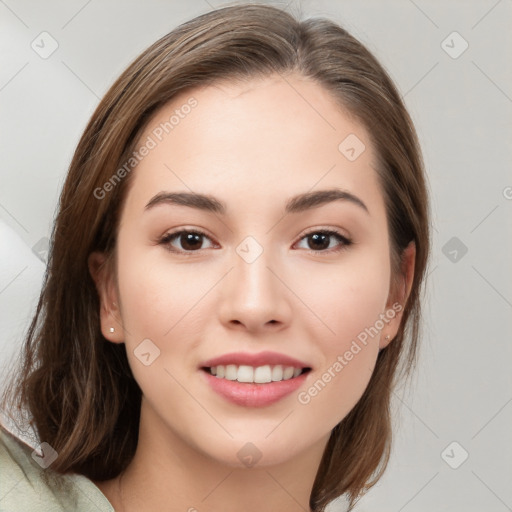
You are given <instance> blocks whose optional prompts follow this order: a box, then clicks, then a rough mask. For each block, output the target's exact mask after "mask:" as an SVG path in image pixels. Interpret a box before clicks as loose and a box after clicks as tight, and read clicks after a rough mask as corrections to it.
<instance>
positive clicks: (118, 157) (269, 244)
mask: <svg viewBox="0 0 512 512" xmlns="http://www.w3.org/2000/svg"><path fill="white" fill-rule="evenodd" d="M428 226H429V217H428V195H427V189H426V183H425V176H424V170H423V163H422V158H421V152H420V148H419V144H418V141H417V136H416V133H415V130H414V127H413V124H412V122H411V120H410V117H409V115H408V114H407V111H406V109H405V107H404V105H403V102H402V101H401V98H400V96H399V94H398V92H397V90H396V88H395V86H394V85H393V83H392V81H391V79H390V78H389V77H388V75H387V74H386V72H385V71H384V69H383V68H382V67H381V66H380V64H379V63H378V62H377V61H376V59H375V58H374V57H373V56H372V55H371V54H370V53H369V52H368V50H367V49H365V48H364V47H363V46H362V45H361V43H359V42H358V41H357V40H356V39H354V38H353V37H352V36H351V35H349V34H348V33H347V32H346V31H345V30H344V29H342V28H341V27H339V26H338V25H336V24H335V23H333V22H331V21H327V20H323V19H317V20H306V21H302V22H300V21H298V20H295V19H294V18H293V17H292V16H291V15H290V14H288V13H286V12H284V11H282V10H279V9H276V8H274V7H270V6H263V5H238V6H231V7H226V8H222V9H218V10H216V11H213V12H210V13H208V14H205V15H202V16H199V17H197V18H195V19H193V20H191V21H189V22H188V23H185V24H183V25H181V26H179V27H178V28H176V29H175V30H173V31H172V32H171V33H169V34H168V35H166V36H164V37H163V38H162V39H160V40H159V41H157V42H156V43H155V44H153V45H152V46H151V47H150V48H148V49H147V50H146V51H145V52H143V54H142V55H141V56H140V57H138V58H137V59H136V60H135V61H134V62H133V63H132V64H131V65H130V66H129V67H128V69H127V70H126V71H125V72H124V73H123V74H122V75H121V77H120V78H119V79H118V80H117V81H116V82H115V83H114V85H113V86H112V87H111V88H110V90H109V91H108V92H107V94H106V95H105V97H104V98H103V100H102V101H101V102H100V104H99V106H98V107H97V109H96V111H95V113H94V114H93V116H92V119H91V120H90V122H89V124H88V126H87V128H86V130H85V132H84V134H83V136H82V138H81V140H80V142H79V144H78V147H77V149H76V152H75V155H74V157H73V160H72V162H71V165H70V169H69V172H68V176H67V179H66V182H65V184H64V188H63V191H62V194H61V198H60V204H59V212H58V216H57V219H56V222H55V226H54V231H53V235H52V244H51V254H50V256H49V263H48V269H47V274H46V277H45V282H44V285H43V290H42V293H41V297H40V300H39V304H38V307H37V311H36V314H35V317H34V319H33V321H32V324H31V326H30V330H29V333H28V336H27V339H26V342H25V346H24V349H23V365H22V368H21V371H20V372H19V375H18V376H17V377H16V378H13V382H12V384H11V386H10V388H9V389H8V390H6V393H5V396H4V407H5V409H6V410H9V411H10V413H11V414H14V412H16V414H18V413H23V412H24V411H28V413H29V419H30V425H31V426H32V427H33V428H34V430H35V432H36V433H37V442H38V443H41V446H40V447H39V451H37V452H35V453H33V454H32V449H31V448H29V447H27V446H24V445H22V444H21V442H19V441H17V440H16V438H14V437H13V436H11V435H10V434H8V433H7V432H6V431H4V432H3V435H2V445H1V446H2V450H3V451H2V454H3V455H2V457H1V461H2V471H9V474H11V475H15V476H13V477H12V481H10V482H9V483H8V484H9V485H8V486H7V487H4V488H2V489H1V492H0V505H1V506H4V507H6V508H7V509H9V510H27V509H29V508H27V506H28V507H32V508H34V507H35V505H34V503H36V504H37V506H39V508H38V510H43V509H44V508H45V507H47V508H48V509H50V505H49V504H50V503H51V504H52V506H53V507H54V508H52V510H92V509H93V507H92V506H91V503H94V505H95V507H96V508H97V509H98V510H102V511H111V510H116V511H126V512H130V511H134V510H136V511H139V512H140V511H146V510H172V511H175V510H176V511H178V510H180V511H181V510H188V511H194V510H198V511H202V510H212V511H217V510H222V511H224V512H226V511H227V512H229V511H231V510H235V509H236V510H245V511H256V510H258V511H260V510H277V509H279V510H282V511H296V510H311V511H314V512H318V511H323V510H325V508H326V506H327V505H328V504H329V503H330V502H332V501H333V500H335V499H336V498H339V497H340V496H345V497H346V498H348V500H349V507H350V510H351V509H352V508H353V506H354V504H355V503H356V501H357V499H358V498H359V497H360V496H362V495H363V494H364V492H366V491H367V490H368V489H369V488H370V487H371V486H372V485H374V484H375V483H376V482H377V481H378V480H379V478H380V477H381V475H382V474H383V472H384V470H385V467H386V465H387V462H388V458H389V453H390V446H391V427H390V420H391V419H390V397H391V393H392V391H393V388H394V386H395V385H396V383H397V381H398V377H399V376H403V375H406V376H407V375H409V372H410V370H411V369H412V368H413V366H414V363H415V360H416V352H417V345H418V341H419V328H420V312H421V310H420V305H421V304H420V296H421V287H422V284H423V279H424V274H425V268H426V264H427V258H428V252H429V229H428ZM13 411H14V412H13ZM21 428H23V427H21ZM7 454H9V455H7ZM27 481H30V485H28V484H27ZM34 482H35V483H34ZM37 492H38V493H39V494H41V495H42V497H40V498H38V497H37ZM38 499H39V501H37V500H38ZM16 507H18V508H16ZM59 507H61V508H59ZM96 508H94V510H96Z"/></svg>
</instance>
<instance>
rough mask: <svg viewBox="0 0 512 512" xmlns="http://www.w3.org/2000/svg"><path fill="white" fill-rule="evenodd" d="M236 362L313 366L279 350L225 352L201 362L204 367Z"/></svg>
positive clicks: (236, 363) (298, 366) (262, 364)
mask: <svg viewBox="0 0 512 512" xmlns="http://www.w3.org/2000/svg"><path fill="white" fill-rule="evenodd" d="M227 364H235V365H237V366H239V365H247V366H254V367H258V366H265V365H283V366H293V367H295V368H311V366H310V365H308V364H307V363H305V362H303V361H299V360H298V359H295V358H294V357H290V356H287V355H284V354H279V353H278V352H270V351H265V352H258V353H257V354H250V353H248V352H231V353H229V354H223V355H221V356H218V357H214V358H213V359H208V361H204V362H203V363H201V365H200V367H202V368H211V367H212V366H219V365H227Z"/></svg>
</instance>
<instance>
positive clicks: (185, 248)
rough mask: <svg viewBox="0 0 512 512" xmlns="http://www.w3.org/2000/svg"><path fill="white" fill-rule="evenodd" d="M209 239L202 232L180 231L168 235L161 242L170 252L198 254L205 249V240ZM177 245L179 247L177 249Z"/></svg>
mask: <svg viewBox="0 0 512 512" xmlns="http://www.w3.org/2000/svg"><path fill="white" fill-rule="evenodd" d="M204 238H206V239H208V240H209V238H208V237H207V236H206V235H205V234H204V233H201V232H200V231H186V230H182V231H178V232H176V233H168V234H167V235H165V236H164V237H163V238H162V239H161V240H160V243H161V244H163V245H166V246H167V248H168V249H169V250H170V251H173V252H184V253H186V252H197V251H198V250H200V249H203V248H204V247H201V246H202V244H203V239H204ZM176 243H177V244H178V247H176Z"/></svg>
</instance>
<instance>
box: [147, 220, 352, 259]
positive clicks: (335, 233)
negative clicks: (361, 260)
mask: <svg viewBox="0 0 512 512" xmlns="http://www.w3.org/2000/svg"><path fill="white" fill-rule="evenodd" d="M183 233H194V234H197V235H200V236H203V237H204V238H207V239H209V240H210V241H211V242H212V243H213V244H214V245H215V244H216V242H214V241H213V239H212V237H211V236H210V235H209V234H208V233H207V232H206V231H205V230H203V228H193V227H187V226H184V227H181V228H176V230H173V231H169V232H167V233H165V234H164V235H163V236H162V237H160V238H159V239H158V241H157V243H158V244H159V245H165V246H166V249H167V250H168V251H169V252H172V253H175V254H180V255H184V256H193V255H195V254H196V253H201V252H202V251H203V250H204V249H198V250H197V251H186V250H179V249H169V248H168V246H170V241H171V240H172V239H173V238H175V237H178V236H179V235H181V234H183ZM314 233H324V234H327V235H329V236H331V237H339V238H340V239H341V242H342V245H341V246H340V247H338V248H336V249H332V248H331V249H325V250H320V251H315V250H313V249H305V251H306V252H308V253H310V254H314V255H322V254H333V253H338V252H341V251H342V250H344V249H346V248H347V247H348V246H350V245H352V244H353V243H354V241H353V240H352V237H351V236H350V235H346V234H344V233H343V232H342V230H341V229H340V228H337V227H328V226H315V227H312V228H307V229H306V230H305V231H303V232H302V233H301V234H300V235H299V236H298V239H297V241H296V242H295V243H294V244H293V245H294V246H295V245H296V244H297V243H299V242H301V241H302V240H303V239H304V238H306V237H308V236H309V235H312V234H314Z"/></svg>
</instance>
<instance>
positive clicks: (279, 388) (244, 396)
mask: <svg viewBox="0 0 512 512" xmlns="http://www.w3.org/2000/svg"><path fill="white" fill-rule="evenodd" d="M201 373H202V374H203V378H205V379H206V381H207V383H208V384H209V385H210V387H211V388H212V389H213V391H215V392H216V393H218V394H219V395H220V396H222V397H224V398H225V399H226V400H228V401H229V402H231V403H233V404H236V405H242V406H244V407H265V406H267V405H271V404H273V403H275V402H278V401H279V400H281V399H282V398H284V397H286V396H288V395H289V394H291V393H293V392H294V391H296V390H297V389H299V387H300V386H302V384H303V383H304V381H305V380H306V378H307V377H308V375H309V373H310V372H308V373H303V374H301V375H299V376H298V377H294V378H292V379H288V380H281V381H276V382H268V383H265V384H254V383H247V382H238V381H237V380H227V379H220V378H218V377H215V376H214V375H211V374H209V373H208V372H205V371H202V372H201Z"/></svg>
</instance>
